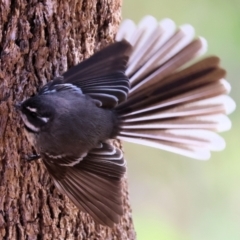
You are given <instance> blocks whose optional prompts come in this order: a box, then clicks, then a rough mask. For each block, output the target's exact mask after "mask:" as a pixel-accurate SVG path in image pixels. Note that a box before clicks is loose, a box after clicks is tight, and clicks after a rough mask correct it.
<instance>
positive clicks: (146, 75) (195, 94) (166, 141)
mask: <svg viewBox="0 0 240 240" xmlns="http://www.w3.org/2000/svg"><path fill="white" fill-rule="evenodd" d="M123 39H126V40H127V41H129V42H130V43H131V44H132V45H133V51H132V53H131V55H130V59H129V62H128V67H127V70H126V74H127V75H128V76H129V78H130V84H131V89H130V93H129V96H128V99H127V101H125V102H123V103H121V104H120V105H118V107H117V109H116V110H117V112H118V115H119V118H120V121H121V126H120V131H119V136H118V138H119V139H121V140H124V141H128V142H133V143H137V144H143V145H147V146H151V147H155V148H160V149H164V150H168V151H171V152H175V153H178V154H181V155H185V156H188V157H191V158H195V159H201V160H206V159H208V158H209V157H210V151H219V150H222V149H223V148H224V147H225V142H224V140H223V138H222V137H220V136H219V135H218V134H217V133H215V132H216V131H226V130H228V129H230V127H231V122H230V120H229V119H228V117H227V116H226V115H227V114H229V113H231V112H232V111H233V110H234V109H235V103H234V101H233V100H232V99H231V98H230V97H229V96H228V94H229V92H230V85H229V83H228V82H227V81H226V80H225V79H224V77H225V74H226V73H225V70H224V69H222V68H221V67H220V64H219V62H220V61H219V58H218V57H215V56H213V57H207V58H204V59H202V60H200V61H196V57H199V56H201V55H202V54H204V53H205V52H206V49H207V43H206V40H205V39H203V38H201V37H200V38H195V37H194V29H193V28H192V27H191V26H190V25H183V26H181V27H180V28H178V29H176V27H175V24H174V23H173V22H172V21H171V20H169V19H165V20H163V21H161V22H160V23H158V22H157V21H156V20H155V19H154V18H153V17H151V16H147V17H145V18H144V19H143V20H142V21H141V22H140V23H139V25H138V26H135V25H134V23H133V22H132V21H131V20H126V21H125V22H123V24H122V25H121V27H120V30H119V32H118V34H117V37H116V40H117V41H121V40H123Z"/></svg>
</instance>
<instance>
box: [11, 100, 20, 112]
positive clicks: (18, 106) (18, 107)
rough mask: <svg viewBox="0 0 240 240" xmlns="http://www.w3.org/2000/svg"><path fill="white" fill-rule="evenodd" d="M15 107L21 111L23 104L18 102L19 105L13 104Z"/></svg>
mask: <svg viewBox="0 0 240 240" xmlns="http://www.w3.org/2000/svg"><path fill="white" fill-rule="evenodd" d="M13 106H14V107H15V109H16V110H18V111H20V110H21V106H22V103H21V102H18V103H15V104H13Z"/></svg>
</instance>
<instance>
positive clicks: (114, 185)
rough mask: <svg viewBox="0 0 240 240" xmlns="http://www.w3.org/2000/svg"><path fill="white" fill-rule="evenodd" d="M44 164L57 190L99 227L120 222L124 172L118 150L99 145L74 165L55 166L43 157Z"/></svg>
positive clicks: (124, 166)
mask: <svg viewBox="0 0 240 240" xmlns="http://www.w3.org/2000/svg"><path fill="white" fill-rule="evenodd" d="M43 162H44V164H45V165H46V167H47V169H48V171H49V173H50V175H51V176H52V178H53V181H54V183H55V185H56V187H57V188H58V189H59V190H60V191H61V192H62V193H63V194H65V195H67V196H68V197H69V198H70V200H71V201H72V202H73V203H74V204H75V205H76V206H77V207H78V208H79V209H80V210H82V211H84V212H86V213H88V214H90V215H91V217H92V218H93V219H94V220H95V221H96V222H98V223H99V224H102V225H107V226H110V227H112V226H113V224H114V223H118V222H119V220H120V216H121V215H122V214H123V208H122V177H123V175H124V173H125V171H126V162H125V160H124V158H123V153H122V151H121V150H120V149H118V148H116V147H114V146H112V145H111V144H109V143H102V144H101V146H100V147H99V148H96V149H93V150H92V151H90V152H89V154H88V155H87V156H86V157H85V158H84V159H83V160H82V161H80V163H77V164H76V165H74V166H67V165H66V164H65V165H64V164H57V163H56V159H53V158H50V157H49V156H46V155H45V156H44V157H43ZM53 162H54V163H53ZM62 162H63V161H62ZM66 162H68V160H66ZM66 162H65V163H66Z"/></svg>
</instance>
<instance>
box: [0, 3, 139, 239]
mask: <svg viewBox="0 0 240 240" xmlns="http://www.w3.org/2000/svg"><path fill="white" fill-rule="evenodd" d="M120 11H121V1H120V0H68V1H63V0H61V1H58V0H43V1H36V0H30V1H27V0H12V1H10V0H6V1H1V4H0V116H1V117H0V159H1V160H0V192H1V194H0V239H19V240H21V239H36V240H38V239H106V240H108V239H109V240H110V239H130V240H131V239H135V232H134V228H133V224H132V218H131V208H130V205H129V199H128V191H127V180H126V179H125V181H124V189H125V190H124V206H125V214H124V216H123V218H122V221H121V223H120V224H119V225H116V226H115V227H114V228H113V229H109V228H106V227H102V226H99V225H97V224H95V223H94V222H93V221H92V219H91V218H90V217H89V216H88V215H87V214H84V213H82V212H79V211H78V210H77V209H76V207H75V206H73V204H72V203H71V202H70V201H69V200H68V199H67V197H65V196H62V195H61V194H60V193H59V192H58V190H57V189H55V187H54V186H53V185H52V182H51V179H50V178H49V175H48V173H47V172H46V170H45V168H44V166H43V164H42V163H41V161H36V162H33V163H27V162H25V160H24V156H25V154H27V153H31V152H32V151H33V149H31V148H30V145H29V144H28V142H27V141H26V138H25V136H24V135H23V131H22V124H21V121H20V117H19V115H18V114H17V113H16V112H15V110H14V107H13V104H14V103H16V102H18V101H22V100H23V99H25V98H26V97H28V96H31V95H32V94H33V93H34V92H36V91H37V90H38V87H39V86H42V85H43V84H45V83H46V82H47V81H48V80H50V79H52V78H53V76H58V75H60V74H62V73H63V72H64V71H66V70H67V69H68V68H70V67H71V66H73V65H75V64H77V63H78V62H80V61H82V60H83V59H85V58H87V57H89V56H90V55H92V54H93V53H94V52H95V51H96V50H98V49H99V48H101V47H103V46H105V45H107V44H109V43H110V42H112V41H113V38H114V35H115V33H116V30H117V27H118V24H119V22H120Z"/></svg>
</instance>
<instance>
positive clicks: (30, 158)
mask: <svg viewBox="0 0 240 240" xmlns="http://www.w3.org/2000/svg"><path fill="white" fill-rule="evenodd" d="M39 158H41V156H40V154H37V153H36V154H29V155H27V156H25V159H26V161H28V162H32V161H35V160H38V159H39Z"/></svg>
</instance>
